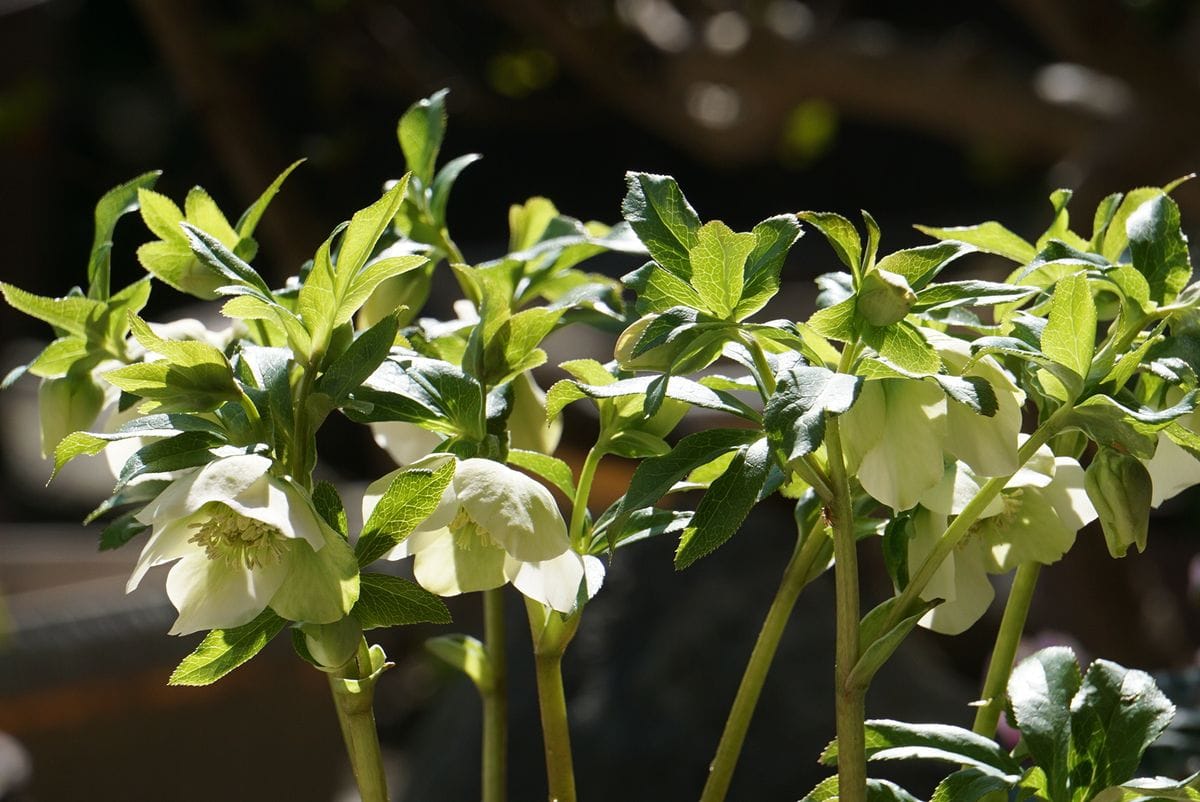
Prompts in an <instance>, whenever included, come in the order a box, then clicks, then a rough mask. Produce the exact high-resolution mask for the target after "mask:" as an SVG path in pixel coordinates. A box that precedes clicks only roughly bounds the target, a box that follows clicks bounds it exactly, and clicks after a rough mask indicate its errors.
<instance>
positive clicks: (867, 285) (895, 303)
mask: <svg viewBox="0 0 1200 802" xmlns="http://www.w3.org/2000/svg"><path fill="white" fill-rule="evenodd" d="M916 302H917V294H916V293H915V292H913V291H912V287H910V286H908V281H907V280H906V279H905V278H904V276H901V275H900V274H898V273H893V272H891V271H890V270H872V271H871V272H870V273H867V275H865V276H863V280H862V286H861V287H860V288H859V290H858V301H857V302H856V308H857V309H858V312H859V314H860V315H862V316H863V317H864V318H866V319H867V322H868V323H870V324H871V325H872V326H889V325H891V324H892V323H896V322H898V321H901V320H903V319H904V317H905V315H907V314H908V312H909V310H910V309H912V307H913V304H915V303H916Z"/></svg>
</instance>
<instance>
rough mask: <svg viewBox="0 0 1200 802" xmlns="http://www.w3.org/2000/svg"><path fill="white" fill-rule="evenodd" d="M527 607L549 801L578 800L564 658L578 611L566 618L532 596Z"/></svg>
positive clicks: (576, 624)
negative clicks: (564, 680) (564, 679)
mask: <svg viewBox="0 0 1200 802" xmlns="http://www.w3.org/2000/svg"><path fill="white" fill-rule="evenodd" d="M525 607H526V610H528V612H529V627H530V631H531V632H532V635H533V659H534V665H535V667H536V671H537V690H538V708H539V710H540V712H541V717H542V742H543V746H544V748H545V753H546V786H547V789H548V790H549V799H550V802H575V766H574V762H573V760H572V757H571V730H570V727H569V725H568V723H567V697H566V693H565V692H564V690H563V681H562V658H563V654H564V653H565V652H566V649H567V644H569V643H570V642H571V638H573V637H574V636H575V631H576V630H577V629H578V628H579V612H578V611H576V612H575V613H572V614H571V615H570V616H569V617H568V618H566V619H564V618H563V617H562V616H561V615H559V614H558V613H556V612H554V611H553V610H547V609H546V608H545V607H543V606H542V605H541V604H540V603H539V602H535V601H533V600H532V599H526V600H525Z"/></svg>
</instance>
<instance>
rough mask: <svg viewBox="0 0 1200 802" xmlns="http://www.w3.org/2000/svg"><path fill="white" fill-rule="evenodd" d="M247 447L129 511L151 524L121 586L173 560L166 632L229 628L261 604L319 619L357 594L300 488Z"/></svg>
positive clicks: (346, 563)
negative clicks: (170, 622) (171, 612)
mask: <svg viewBox="0 0 1200 802" xmlns="http://www.w3.org/2000/svg"><path fill="white" fill-rule="evenodd" d="M270 468H271V460H269V459H268V458H266V457H262V456H258V455H254V454H238V455H236V456H229V457H221V458H218V459H216V460H214V461H213V462H210V463H208V464H207V465H205V466H203V467H201V468H196V469H193V470H191V471H188V472H187V473H185V474H183V475H181V476H180V477H179V478H177V479H175V481H173V482H172V483H171V484H170V485H168V486H167V488H166V489H165V490H164V491H163V492H162V493H160V494H159V495H158V496H157V497H156V498H155V499H154V500H153V501H151V502H150V503H149V504H147V505H146V507H145V508H144V509H143V510H142V511H141V512H139V513H138V514H137V519H138V520H139V521H141V522H142V523H146V524H150V525H151V526H152V527H153V530H152V531H151V533H150V540H149V541H147V543H146V546H145V548H143V549H142V554H141V556H140V557H139V558H138V562H137V566H136V567H135V568H134V570H133V575H132V576H130V577H129V582H128V584H127V585H126V587H125V590H126V592H127V593H128V592H130V591H132V590H133V589H134V588H136V587H137V586H138V584H139V583H140V582H141V581H142V577H144V576H145V575H146V572H147V571H148V570H150V568H152V567H154V566H156V565H161V564H163V563H167V562H171V561H172V560H178V562H177V563H175V565H174V566H172V568H171V571H170V573H169V574H168V575H167V595H168V596H169V597H170V599H171V603H172V604H174V605H175V608H176V609H177V610H178V611H179V617H178V618H177V619H176V621H175V625H174V626H173V627H171V634H172V635H186V634H188V633H191V632H197V631H199V630H203V629H229V628H231V627H237V626H241V625H242V624H246V623H249V622H250V621H252V620H253V619H254V618H255V617H256V616H258V615H259V614H260V613H261V612H262V611H263V610H264V609H266V608H267V607H270V608H271V609H272V610H274V611H275V612H276V613H278V614H279V615H280V616H282V617H283V618H286V619H288V620H291V621H304V622H309V623H315V624H329V623H333V622H335V621H338V620H340V619H341V618H343V617H344V616H345V615H346V614H347V613H349V612H350V608H351V607H353V606H354V602H355V601H356V600H357V599H358V564H357V561H356V560H355V557H354V553H353V551H351V549H350V546H349V544H347V543H346V541H345V540H343V539H342V537H341V536H340V535H338V534H337V533H336V532H334V531H333V530H332V529H331V528H330V527H329V525H328V524H326V523H325V522H324V521H323V520H322V519H321V516H320V515H319V514H318V513H317V511H316V510H315V509H314V508H313V506H312V502H311V501H310V500H309V498H308V497H307V495H306V494H305V493H304V492H303V491H302V490H301V489H300V488H298V487H297V486H296V485H294V484H293V483H292V482H291V481H289V480H287V479H282V478H279V477H276V476H272V475H270V474H269V473H268V471H269V469H270Z"/></svg>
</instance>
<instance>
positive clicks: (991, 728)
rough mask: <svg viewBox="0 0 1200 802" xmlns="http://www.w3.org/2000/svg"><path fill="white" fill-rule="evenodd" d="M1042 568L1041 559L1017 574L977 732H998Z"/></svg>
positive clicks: (985, 685)
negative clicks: (997, 728)
mask: <svg viewBox="0 0 1200 802" xmlns="http://www.w3.org/2000/svg"><path fill="white" fill-rule="evenodd" d="M1041 571H1042V566H1041V563H1037V562H1027V563H1022V564H1021V565H1020V566H1019V567H1018V568H1017V573H1016V575H1015V576H1014V577H1013V584H1012V590H1010V591H1009V594H1008V601H1007V602H1006V603H1005V605H1004V617H1003V618H1002V619H1001V620H1000V631H999V632H997V633H996V645H995V646H994V647H993V649H992V658H991V662H990V663H989V664H988V671H987V677H986V678H985V679H984V681H983V693H982V695H981V697H980V698H981V701H982V702H983V704H982V705H980V707H979V708H978V709H977V710H976V711H975V723H974V725H973V726H972V729H973V730H974V731H975V732H977V733H978V734H980V735H985V736H987V737H988V738H992V737H994V736H995V735H996V727H997V725H999V723H1000V714H1001V712H1002V711H1003V710H1004V693H1005V688H1007V687H1008V677H1009V675H1010V674H1011V673H1012V667H1013V662H1014V661H1015V660H1016V657H1017V648H1018V647H1019V646H1020V644H1021V633H1022V632H1024V630H1025V620H1026V619H1027V618H1028V616H1029V607H1030V604H1031V603H1032V602H1033V592H1034V590H1035V589H1036V588H1037V581H1038V575H1039V574H1041Z"/></svg>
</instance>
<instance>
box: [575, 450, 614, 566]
mask: <svg viewBox="0 0 1200 802" xmlns="http://www.w3.org/2000/svg"><path fill="white" fill-rule="evenodd" d="M607 447H608V440H607V438H606V436H605V433H604V432H601V433H600V439H599V440H597V441H596V444H595V445H594V446H592V448H591V450H589V451H588V453H587V457H586V458H584V460H583V467H582V468H580V470H579V484H578V486H577V487H576V489H575V498H573V499H571V528H570V530H569V532H570V537H571V548H573V549H575V550H577V551H578V550H580V549H581V545H582V544H581V542H580V541H581V540H582V539H583V524H584V521H585V519H586V516H587V503H588V497H589V496H591V493H592V482H593V481H594V480H595V478H596V468H598V467H599V466H600V460H601V459H603V457H604V455H605V453H606V449H607Z"/></svg>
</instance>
